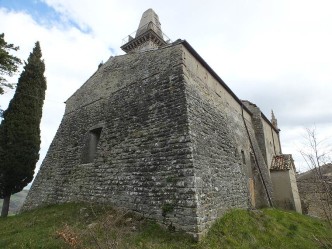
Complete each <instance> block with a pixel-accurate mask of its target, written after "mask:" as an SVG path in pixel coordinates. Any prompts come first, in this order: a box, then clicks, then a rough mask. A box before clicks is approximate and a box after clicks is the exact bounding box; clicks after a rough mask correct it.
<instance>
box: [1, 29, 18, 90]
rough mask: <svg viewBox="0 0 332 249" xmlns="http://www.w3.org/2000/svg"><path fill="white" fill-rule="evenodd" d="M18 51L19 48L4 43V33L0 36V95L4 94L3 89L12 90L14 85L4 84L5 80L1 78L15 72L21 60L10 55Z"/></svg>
mask: <svg viewBox="0 0 332 249" xmlns="http://www.w3.org/2000/svg"><path fill="white" fill-rule="evenodd" d="M18 49H19V47H15V46H14V44H11V43H7V42H6V41H5V34H4V33H2V34H0V94H3V93H4V90H3V88H4V87H9V88H14V84H13V83H8V82H6V79H5V78H3V77H2V76H3V75H9V76H12V75H13V74H14V73H15V72H17V70H18V66H19V65H20V64H21V60H20V59H19V58H17V57H16V56H14V55H12V54H11V52H13V51H17V50H18Z"/></svg>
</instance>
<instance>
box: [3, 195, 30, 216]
mask: <svg viewBox="0 0 332 249" xmlns="http://www.w3.org/2000/svg"><path fill="white" fill-rule="evenodd" d="M28 192H29V190H26V189H23V190H22V191H21V192H18V193H16V194H13V195H12V196H11V197H10V204H9V215H12V214H16V213H17V212H18V211H19V210H20V208H21V207H22V205H23V202H24V200H25V198H26V197H27V194H28ZM2 203H3V200H2V199H1V200H0V210H1V209H2Z"/></svg>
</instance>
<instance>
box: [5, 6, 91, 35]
mask: <svg viewBox="0 0 332 249" xmlns="http://www.w3.org/2000/svg"><path fill="white" fill-rule="evenodd" d="M0 8H6V9H8V10H14V11H23V12H25V13H28V14H29V15H31V16H32V18H33V19H34V20H35V21H36V22H37V23H38V24H40V25H42V26H49V25H53V24H60V25H63V26H74V27H75V28H77V29H79V30H80V31H82V32H84V33H89V32H90V31H91V30H90V29H86V28H82V27H80V25H78V24H77V23H76V22H75V21H74V20H70V19H69V20H68V18H63V17H62V16H61V14H60V13H58V12H56V11H55V10H54V9H53V8H51V7H50V6H48V5H47V4H45V3H44V2H42V1H40V0H0Z"/></svg>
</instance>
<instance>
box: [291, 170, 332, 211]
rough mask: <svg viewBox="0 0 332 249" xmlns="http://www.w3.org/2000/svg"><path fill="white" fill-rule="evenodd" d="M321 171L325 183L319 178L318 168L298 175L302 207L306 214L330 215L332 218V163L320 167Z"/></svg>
mask: <svg viewBox="0 0 332 249" xmlns="http://www.w3.org/2000/svg"><path fill="white" fill-rule="evenodd" d="M320 173H321V175H322V178H323V180H324V183H323V182H322V181H320V180H319V179H320V178H319V177H318V171H317V170H316V169H312V170H309V171H307V172H304V173H301V174H298V175H297V177H296V178H297V186H298V189H299V193H300V197H301V201H302V209H303V212H304V213H305V214H309V215H312V216H317V217H321V218H326V216H327V215H328V216H329V217H330V218H332V198H331V197H332V196H331V194H332V164H326V165H324V166H322V167H320ZM326 211H328V213H326Z"/></svg>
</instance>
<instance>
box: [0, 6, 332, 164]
mask: <svg viewBox="0 0 332 249" xmlns="http://www.w3.org/2000/svg"><path fill="white" fill-rule="evenodd" d="M42 1H43V2H45V3H47V4H48V5H49V6H51V7H52V8H54V9H55V10H56V11H58V12H59V13H61V18H60V20H62V23H58V22H53V23H52V22H45V23H48V25H47V26H46V25H43V24H40V23H36V22H35V21H34V20H33V19H32V18H31V16H29V14H28V13H23V12H21V13H20V12H9V11H7V10H5V9H0V18H1V23H0V30H1V32H5V34H6V39H8V41H10V42H13V43H15V44H17V45H19V46H20V47H21V51H20V54H19V55H20V57H21V58H27V57H28V54H29V52H30V51H31V50H32V47H33V45H34V42H35V41H36V40H39V41H40V42H41V46H42V51H43V54H44V58H45V63H46V76H47V79H48V90H47V97H46V102H45V110H44V116H43V121H42V129H43V130H42V137H43V144H42V146H43V153H45V151H46V149H47V147H48V144H49V143H50V141H51V140H52V137H53V135H54V133H55V131H56V129H57V126H58V124H59V122H60V120H61V117H62V114H63V110H64V104H63V101H65V100H66V99H67V98H68V97H69V96H70V95H71V94H72V93H73V92H74V91H75V90H76V89H77V88H78V87H79V86H81V85H82V84H83V83H84V82H85V81H86V80H87V79H88V78H89V76H90V75H91V74H92V73H93V72H94V70H96V69H97V66H98V64H99V62H100V61H101V60H103V61H106V60H107V59H108V57H109V56H110V55H112V53H113V52H112V51H114V53H115V54H122V53H123V52H122V51H121V50H120V46H121V42H122V38H124V37H125V36H126V35H129V34H130V33H131V32H132V31H134V30H135V29H136V28H137V26H138V23H139V20H140V17H141V15H142V13H143V11H145V10H146V9H148V8H153V9H154V10H155V11H156V12H157V14H158V15H159V18H160V21H161V23H162V29H163V31H164V32H165V33H166V34H167V35H168V36H169V37H170V38H171V39H172V40H173V41H174V40H176V39H178V38H182V39H186V40H188V41H189V42H190V44H191V45H192V46H193V47H194V49H196V51H197V52H198V53H200V55H201V56H202V57H203V58H204V59H205V60H206V61H207V63H209V64H210V66H211V67H212V68H213V69H214V70H215V71H216V72H217V73H218V74H219V76H220V77H221V78H222V79H223V80H224V81H225V82H226V83H227V84H228V85H229V87H230V88H231V89H232V90H233V91H234V92H235V93H236V94H237V95H238V96H239V98H241V99H248V100H250V101H252V102H254V103H256V104H257V105H258V106H259V107H260V108H261V109H262V110H263V111H264V113H265V114H266V116H269V115H270V110H271V109H274V110H275V114H276V115H277V118H278V119H279V124H280V128H281V129H282V133H281V136H282V141H283V145H284V152H285V153H293V154H294V156H295V157H296V158H298V155H299V154H298V151H297V148H296V146H297V145H296V146H295V144H298V141H301V140H302V134H301V132H300V131H301V127H307V126H310V125H311V124H314V123H315V124H316V126H317V129H318V130H319V129H322V132H323V133H324V134H326V136H328V134H330V135H331V134H332V130H331V128H329V127H332V124H331V123H332V119H331V117H332V112H331V110H330V107H329V103H330V100H329V99H330V96H329V95H330V93H331V92H332V84H331V81H332V74H331V71H332V61H331V58H332V46H331V44H332V30H331V28H330V25H331V23H332V15H331V14H330V10H331V9H332V2H330V1H329V0H317V1H311V0H292V1H287V0H280V1H260V0H254V1H246V0H235V1H212V0H211V1H208V2H206V3H205V4H202V1H198V0H191V1H189V0H183V1H172V0H170V1H153V0H142V1H134V0H126V1H125V0H122V1H120V0H95V1H88V0H70V1H69V0H42ZM50 23H51V25H50ZM73 24H76V25H73ZM9 98H10V94H7V95H3V96H1V102H0V104H1V105H2V106H3V105H4V104H3V103H4V102H6V101H7V102H8V99H9ZM3 101H4V102H3ZM301 167H302V166H301Z"/></svg>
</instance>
